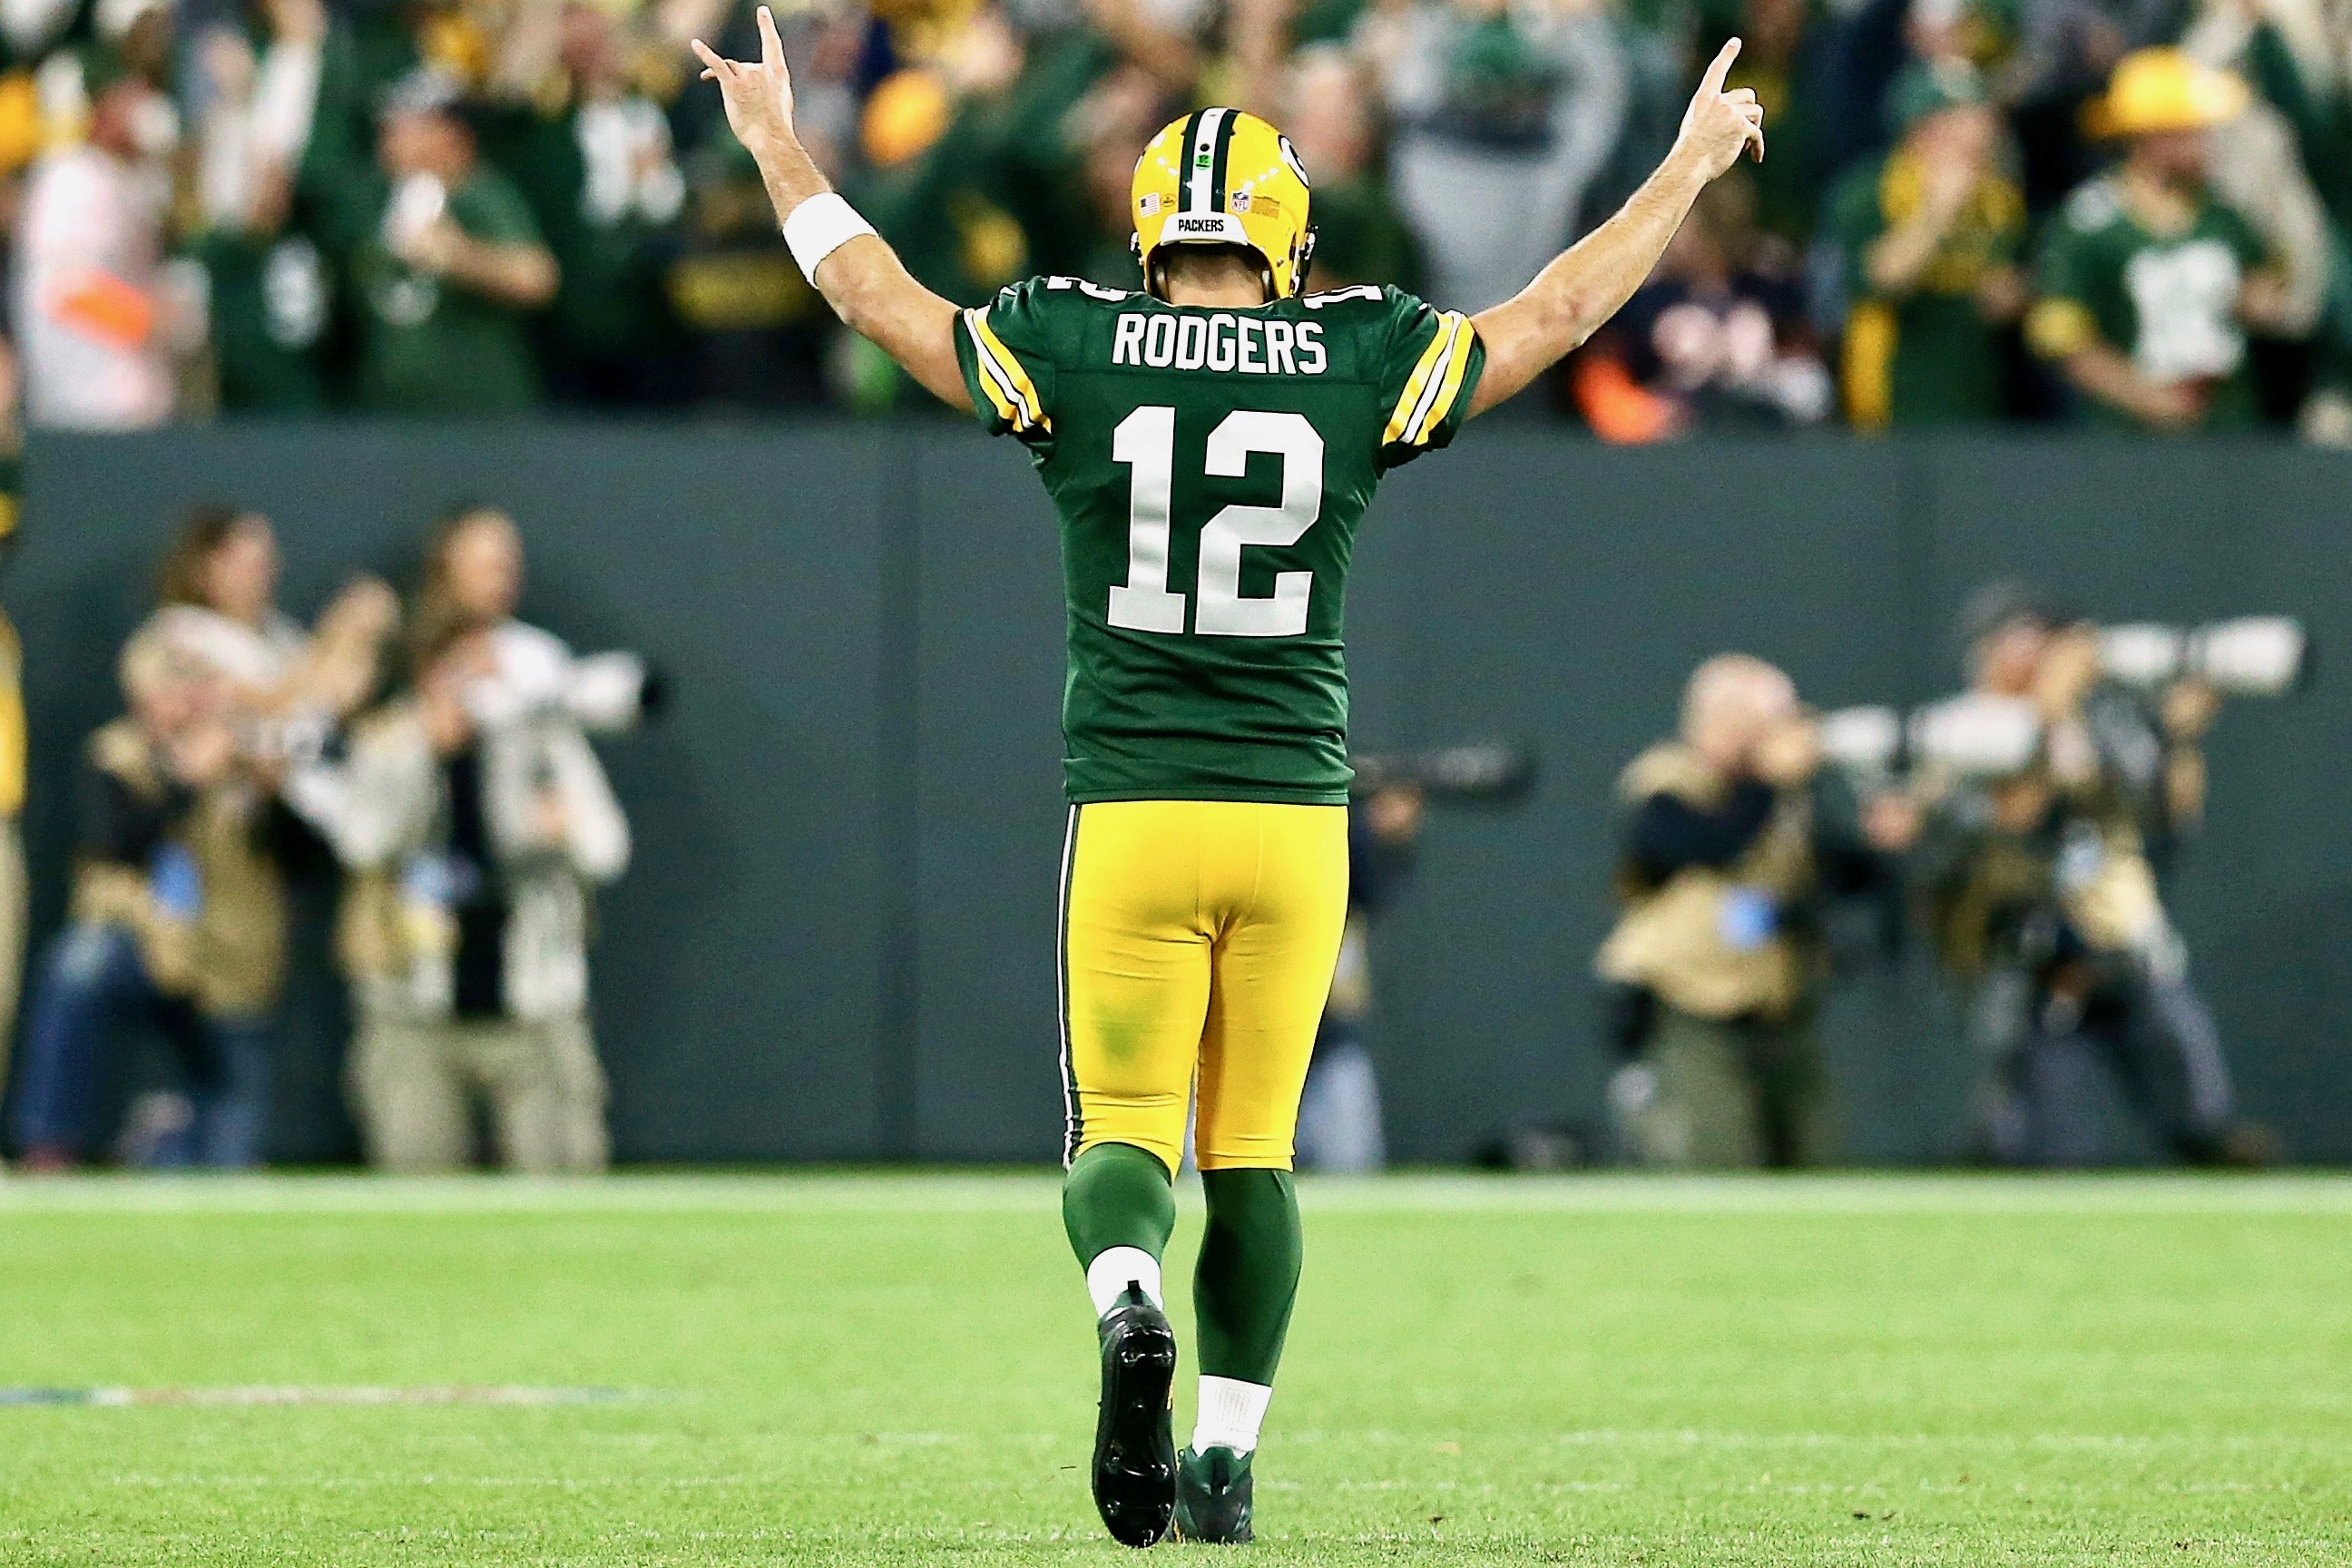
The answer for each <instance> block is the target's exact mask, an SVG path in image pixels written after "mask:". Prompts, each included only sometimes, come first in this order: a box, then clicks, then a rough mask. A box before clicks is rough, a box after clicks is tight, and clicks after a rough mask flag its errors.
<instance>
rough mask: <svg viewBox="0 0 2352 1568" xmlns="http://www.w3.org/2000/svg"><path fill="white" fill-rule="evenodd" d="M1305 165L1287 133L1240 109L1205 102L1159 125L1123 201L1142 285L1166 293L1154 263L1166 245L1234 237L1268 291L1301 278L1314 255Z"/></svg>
mask: <svg viewBox="0 0 2352 1568" xmlns="http://www.w3.org/2000/svg"><path fill="white" fill-rule="evenodd" d="M1129 205H1131V206H1132V207H1133V208H1134V211H1135V242H1134V243H1135V255H1136V258H1137V259H1138V260H1139V261H1140V262H1142V263H1143V282H1144V287H1145V288H1146V289H1150V291H1151V292H1152V293H1153V294H1155V295H1158V296H1160V297H1161V298H1163V299H1164V298H1165V297H1166V293H1167V290H1166V289H1165V287H1164V286H1163V284H1162V283H1161V281H1160V269H1159V268H1158V267H1157V266H1155V265H1154V262H1155V259H1157V258H1160V252H1161V251H1162V250H1163V249H1164V248H1165V247H1168V246H1171V245H1233V246H1239V247H1242V248H1243V249H1244V250H1250V251H1254V252H1255V253H1256V255H1257V257H1258V258H1259V259H1260V261H1262V262H1263V263H1264V264H1265V279H1266V291H1267V295H1268V297H1269V298H1271V299H1276V300H1280V299H1285V298H1286V297H1288V296H1290V295H1292V294H1296V293H1297V292H1298V290H1299V289H1301V288H1303V287H1304V286H1305V285H1306V282H1307V265H1308V263H1309V262H1310V261H1311V260H1312V259H1313V258H1314V255H1315V231H1314V230H1313V229H1312V228H1310V227H1308V226H1307V171H1306V170H1305V169H1304V168H1302V167H1301V166H1300V165H1299V162H1298V153H1297V151H1295V150H1294V149H1293V148H1292V147H1291V145H1290V138H1289V137H1287V136H1285V135H1284V134H1283V133H1282V132H1279V131H1276V129H1275V128H1274V127H1273V126H1271V125H1268V124H1267V123H1266V122H1265V121H1263V120H1260V119H1259V118H1258V117H1257V116H1256V115H1255V114H1245V113H1244V112H1243V111H1242V110H1238V109H1203V110H1199V111H1198V112H1196V113H1192V114H1188V115H1186V116H1185V117H1184V118H1183V119H1181V120H1173V121H1169V122H1168V124H1167V125H1165V126H1163V127H1161V129H1160V134H1159V135H1157V136H1154V137H1153V138H1152V139H1151V143H1150V145H1149V146H1147V147H1146V148H1144V150H1143V156H1142V157H1141V158H1139V159H1138V160H1136V164H1135V184H1134V188H1133V191H1132V193H1131V196H1130V201H1129Z"/></svg>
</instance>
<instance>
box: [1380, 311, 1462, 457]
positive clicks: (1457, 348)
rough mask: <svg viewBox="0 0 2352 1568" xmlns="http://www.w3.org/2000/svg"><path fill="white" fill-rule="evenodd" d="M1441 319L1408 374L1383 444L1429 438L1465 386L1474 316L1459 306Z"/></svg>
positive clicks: (1413, 442)
mask: <svg viewBox="0 0 2352 1568" xmlns="http://www.w3.org/2000/svg"><path fill="white" fill-rule="evenodd" d="M1437 321H1438V327H1437V332H1436V335H1435V336H1433V337H1432V338H1431V339H1430V340H1429V346H1428V347H1427V348H1425V349H1423V350H1422V351H1421V359H1420V361H1419V362H1418V363H1415V364H1414V365H1413V367H1412V374H1411V375H1410V376H1407V377H1406V378H1405V384H1404V392H1403V394H1402V395H1401V396H1400V397H1398V399H1397V403H1396V407H1395V408H1394V409H1393V410H1391V412H1390V414H1389V423H1388V428H1387V429H1385V430H1383V431H1381V446H1383V447H1391V446H1394V445H1396V444H1397V443H1398V442H1400V441H1402V442H1403V443H1405V444H1406V445H1407V446H1419V445H1420V444H1421V443H1422V442H1423V441H1425V440H1427V439H1428V438H1429V432H1430V431H1431V430H1432V429H1433V428H1434V427H1435V426H1436V424H1437V423H1438V421H1440V420H1442V419H1444V417H1445V416H1446V413H1447V412H1448V411H1449V410H1450V409H1452V407H1453V406H1454V397H1455V396H1456V395H1458V394H1459V393H1460V392H1461V390H1462V374H1463V371H1464V368H1465V366H1466V365H1467V364H1468V363H1469V360H1470V319H1469V318H1468V317H1467V316H1465V315H1464V314H1462V312H1460V311H1459V310H1447V311H1445V312H1444V313H1443V314H1442V315H1440V316H1439V317H1438V319H1437Z"/></svg>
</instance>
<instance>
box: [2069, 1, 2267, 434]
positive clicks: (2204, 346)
mask: <svg viewBox="0 0 2352 1568" xmlns="http://www.w3.org/2000/svg"><path fill="white" fill-rule="evenodd" d="M2248 101H2249V95H2248V93H2247V90H2246V86H2245V84H2244V82H2242V80H2240V79H2238V78H2236V77H2234V76H2230V75H2227V74H2225V73H2223V72H2221V71H2216V70H2213V69H2211V68H2209V67H2206V66H2202V65H2200V64H2199V63H2197V62H2196V61H2195V60H2193V59H2191V58H2189V57H2188V56H2187V55H2185V54H2183V53H2182V52H2180V51H2179V50H2178V49H2171V48H2158V49H2144V50H2141V51H2139V52H2137V53H2135V54H2132V55H2129V56H2127V57H2126V58H2125V59H2124V60H2123V61H2122V63H2121V64H2119V65H2117V66H2116V70H2115V76H2114V79H2113V80H2112V81H2111V82H2110V83H2109V85H2108V88H2107V91H2106V93H2105V95H2104V96H2103V97H2101V98H2100V99H2098V100H2095V101H2094V103H2093V104H2092V105H2091V108H2090V110H2089V111H2088V119H2089V122H2090V123H2091V125H2092V126H2093V128H2094V129H2095V130H2096V131H2097V132H2098V133H2099V134H2100V135H2102V136H2104V137H2108V138H2113V139H2116V140H2120V141H2123V142H2126V143H2127V150H2126V153H2125V156H2124V161H2123V163H2122V164H2121V165H2120V166H2119V167H2118V168H2117V169H2116V171H2115V172H2113V173H2111V174H2102V175H2100V176H2099V177H2098V178H2096V179H2095V180H2093V181H2092V182H2091V183H2089V184H2085V185H2084V186H2083V187H2082V188H2081V189H2079V190H2077V191H2076V192H2075V193H2074V195H2071V196H2069V197H2068V198H2067V200H2066V205H2065V207H2064V209H2063V211H2062V212H2061V213H2060V214H2059V216H2057V218H2056V219H2055V220H2054V221H2053V223H2052V225H2051V227H2050V232H2049V234H2048V236H2047V237H2045V238H2044V240H2043V242H2042V259H2041V264H2040V272H2039V276H2038V278H2037V279H2036V280H2035V299H2034V301H2033V306H2032V313H2031V314H2030V315H2029V317H2028V318H2027V321H2026V332H2027V337H2028V339H2029V341H2030V342H2032V346H2033V349H2034V351H2035V352H2036V353H2040V354H2041V355H2042V356H2043V357H2044V358H2047V359H2049V360H2050V361H2052V362H2053V363H2055V364H2057V365H2058V366H2059V368H2060V369H2061V370H2062V372H2063V374H2064V375H2065V377H2066V379H2067V380H2068V381H2069V382H2070V383H2071V384H2073V385H2074V388H2075V389H2076V390H2077V391H2078V392H2080V393H2081V394H2082V395H2083V398H2084V402H2085V404H2086V405H2088V407H2089V408H2090V410H2091V412H2092V414H2093V416H2094V417H2095V418H2096V419H2097V420H2098V421H2099V422H2101V423H2103V424H2106V425H2110V426H2120V427H2123V428H2127V429H2137V430H2144V431H2151V432H2170V431H2182V430H2199V429H2201V430H2216V429H2220V430H2228V429H2240V428H2243V427H2245V426H2250V425H2252V424H2253V423H2254V421H2255V418H2256V415H2257V407H2256V404H2255V399H2254V391H2253V384H2252V377H2251V376H2250V375H2249V374H2248V368H2247V355H2246V331H2247V330H2248V329H2249V328H2253V329H2256V330H2261V329H2263V328H2266V327H2270V326H2273V325H2279V324H2283V323H2284V321H2285V320H2286V319H2287V315H2288V312H2289V309H2290V304H2291V295H2290V291H2289V287H2288V279H2287V277H2286V275H2285V273H2284V270H2283V269H2282V268H2280V267H2279V266H2278V265H2277V264H2276V260H2275V258H2273V256H2272V254H2271V250H2270V247H2268V246H2267V245H2265V244H2264V243H2263V240H2262V238H2261V237H2259V236H2258V235H2257V234H2256V233H2255V232H2254V230H2253V228H2252V226H2251V225H2250V224H2248V223H2247V222H2246V220H2245V219H2244V218H2243V217H2242V216H2239V215H2238V214H2237V213H2235V212H2232V211H2231V210H2230V209H2229V208H2228V207H2225V206H2223V205H2221V204H2220V203H2219V202H2217V201H2215V200H2214V199H2213V197H2212V195H2211V193H2210V190H2209V188H2208V172H2209V170H2208V142H2207V133H2208V132H2210V131H2211V130H2212V129H2213V128H2214V127H2216V126H2220V125H2223V124H2226V123H2228V122H2229V121H2231V120H2233V119H2235V118H2236V117H2237V116H2238V115H2239V114H2240V113H2242V112H2243V111H2244V110H2245V108H2246V106H2247V103H2248Z"/></svg>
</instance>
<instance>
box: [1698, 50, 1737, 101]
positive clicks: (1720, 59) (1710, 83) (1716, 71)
mask: <svg viewBox="0 0 2352 1568" xmlns="http://www.w3.org/2000/svg"><path fill="white" fill-rule="evenodd" d="M1738 58H1739V40H1738V38H1731V39H1727V41H1726V42H1725V44H1724V46H1723V47H1722V48H1721V49H1720V50H1718V51H1717V54H1716V57H1715V58H1714V59H1713V60H1711V61H1709V62H1708V63H1707V68H1706V75H1704V76H1702V77H1700V78H1699V79H1698V87H1699V90H1700V91H1701V92H1721V91H1722V90H1723V78H1724V75H1725V73H1726V72H1727V71H1729V70H1730V69H1731V62H1732V61H1734V60H1736V59H1738Z"/></svg>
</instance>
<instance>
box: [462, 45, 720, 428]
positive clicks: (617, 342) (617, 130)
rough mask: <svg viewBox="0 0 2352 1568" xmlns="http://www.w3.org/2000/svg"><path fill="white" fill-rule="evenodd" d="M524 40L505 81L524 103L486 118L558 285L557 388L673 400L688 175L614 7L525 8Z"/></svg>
mask: <svg viewBox="0 0 2352 1568" xmlns="http://www.w3.org/2000/svg"><path fill="white" fill-rule="evenodd" d="M516 33H517V37H516V40H515V43H516V45H517V46H518V47H512V48H510V49H509V58H508V60H507V61H506V62H505V63H504V68H505V72H506V74H507V76H508V77H509V81H508V83H507V84H506V85H507V86H508V88H509V90H510V91H511V92H513V93H515V94H517V95H518V96H519V101H518V102H517V103H516V104H515V105H514V106H513V107H512V108H509V109H504V110H500V111H499V112H498V113H495V114H492V115H489V116H488V117H487V118H488V121H489V128H490V132H491V135H490V139H491V143H492V146H493V152H494V159H493V161H494V162H496V163H498V164H499V166H500V167H503V168H504V169H506V170H508V171H509V172H510V173H511V174H513V175H514V178H515V182H516V184H518V185H519V186H520V188H521V190H522V193H523V195H524V196H525V197H526V198H527V199H528V200H529V201H530V206H531V211H532V214H533V216H534V219H535V221H536V223H537V225H538V226H539V229H540V231H541V233H542V234H544V235H545V236H546V237H547V243H548V247H549V248H550V250H551V252H552V253H553V255H554V258H555V260H556V262H557V269H558V271H559V272H560V273H561V275H562V281H561V283H560V285H559V287H558V289H557V290H556V294H555V300H554V304H553V306H552V307H551V311H550V314H549V320H548V322H547V326H548V333H547V341H548V343H549V346H550V350H551V353H550V364H549V371H550V374H551V381H552V384H553V386H554V389H555V391H556V392H557V394H558V395H560V396H562V397H564V398H566V399H568V400H570V401H572V402H579V403H590V404H603V405H632V404H634V405H646V404H661V403H667V402H671V401H674V400H675V399H676V398H677V395H679V393H680V391H681V387H680V384H679V381H678V377H677V342H676V334H677V328H676V323H675V322H674V321H673V320H672V317H671V313H670V309H669V302H668V298H667V291H666V289H665V285H664V270H665V267H666V265H667V260H668V251H669V249H670V240H669V233H670V229H671V226H672V224H673V222H674V220H676V219H677V216H678V214H679V213H680V211H681V210H683V208H684V206H685V204H686V176H685V174H684V173H683V172H682V171H681V170H680V168H679V166H678V163H677V157H676V155H675V151H674V148H673V146H672V143H671V139H670V127H669V121H668V118H667V115H666V114H665V112H664V110H663V106H662V105H661V104H660V103H659V102H658V101H656V99H655V98H654V96H653V95H652V94H651V93H649V92H648V91H647V90H646V89H645V87H644V86H643V85H641V83H640V81H639V79H638V77H639V75H642V74H644V73H641V72H633V70H632V62H631V60H630V59H629V58H628V57H627V55H626V53H625V39H624V38H623V37H622V35H621V31H620V26H619V24H618V23H617V22H616V20H615V19H614V16H612V15H611V13H609V12H608V11H607V10H605V9H604V8H603V7H601V6H598V5H589V4H586V3H585V0H572V3H570V4H563V5H541V6H536V7H526V8H525V9H524V12H523V20H522V21H521V22H520V23H519V24H518V26H517V29H516Z"/></svg>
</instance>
